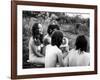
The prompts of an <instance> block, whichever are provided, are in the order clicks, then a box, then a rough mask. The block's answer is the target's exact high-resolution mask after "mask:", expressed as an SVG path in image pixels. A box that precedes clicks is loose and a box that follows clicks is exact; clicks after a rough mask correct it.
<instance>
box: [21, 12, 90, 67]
mask: <svg viewBox="0 0 100 80" xmlns="http://www.w3.org/2000/svg"><path fill="white" fill-rule="evenodd" d="M89 16H90V14H89V13H75V12H46V11H23V12H22V20H23V21H22V22H23V23H22V28H23V29H22V30H23V34H22V35H23V39H22V42H23V68H24V69H27V68H52V67H55V68H56V67H75V66H76V67H77V66H90V51H89V50H90V45H89V44H90V34H89V30H90V17H89Z"/></svg>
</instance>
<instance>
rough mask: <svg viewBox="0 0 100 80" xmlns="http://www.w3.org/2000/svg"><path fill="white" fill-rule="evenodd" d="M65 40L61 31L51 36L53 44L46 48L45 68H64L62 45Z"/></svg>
mask: <svg viewBox="0 0 100 80" xmlns="http://www.w3.org/2000/svg"><path fill="white" fill-rule="evenodd" d="M62 40H63V33H62V32H61V31H59V30H56V31H54V32H53V34H52V36H51V44H49V45H48V46H47V47H46V55H45V67H46V68H48V67H56V66H57V65H59V66H63V55H62V51H61V50H60V45H61V43H62Z"/></svg>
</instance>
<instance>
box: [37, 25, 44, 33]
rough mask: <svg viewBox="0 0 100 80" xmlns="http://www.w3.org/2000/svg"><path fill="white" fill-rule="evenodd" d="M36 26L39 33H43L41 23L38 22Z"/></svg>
mask: <svg viewBox="0 0 100 80" xmlns="http://www.w3.org/2000/svg"><path fill="white" fill-rule="evenodd" d="M38 28H39V33H40V34H43V27H42V25H41V24H38Z"/></svg>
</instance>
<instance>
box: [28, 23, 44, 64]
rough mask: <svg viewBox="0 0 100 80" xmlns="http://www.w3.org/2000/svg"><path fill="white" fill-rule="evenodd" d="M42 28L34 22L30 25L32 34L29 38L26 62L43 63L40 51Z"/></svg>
mask: <svg viewBox="0 0 100 80" xmlns="http://www.w3.org/2000/svg"><path fill="white" fill-rule="evenodd" d="M42 33H43V28H42V25H41V24H39V23H35V24H34V25H33V27H32V36H31V38H30V40H29V60H28V62H31V63H37V64H44V60H45V59H44V55H43V54H42V52H41V47H42V42H43V41H42V39H43V34H42Z"/></svg>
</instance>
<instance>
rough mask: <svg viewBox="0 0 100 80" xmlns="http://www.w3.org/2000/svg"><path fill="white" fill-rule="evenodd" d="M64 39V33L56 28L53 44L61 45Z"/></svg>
mask: <svg viewBox="0 0 100 80" xmlns="http://www.w3.org/2000/svg"><path fill="white" fill-rule="evenodd" d="M62 40H63V33H62V32H61V31H60V30H56V31H54V32H53V33H52V36H51V44H52V45H53V46H54V45H56V46H57V47H60V45H61V43H62Z"/></svg>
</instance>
